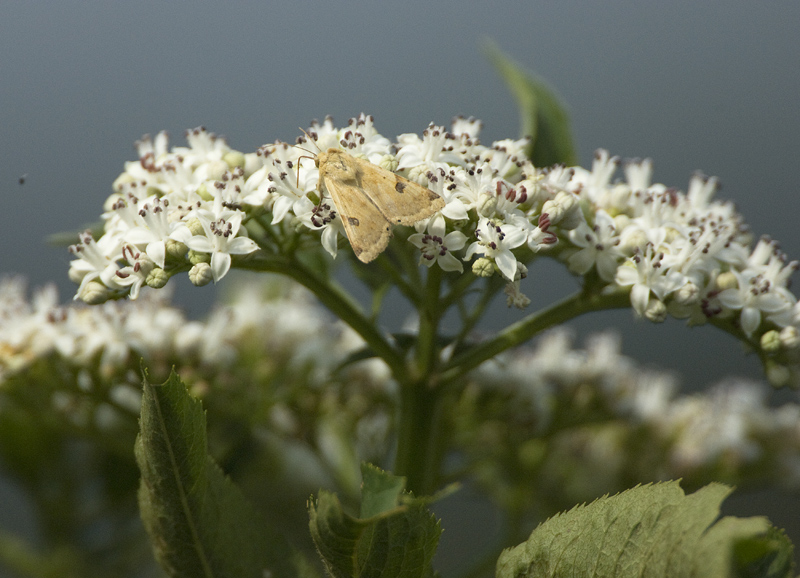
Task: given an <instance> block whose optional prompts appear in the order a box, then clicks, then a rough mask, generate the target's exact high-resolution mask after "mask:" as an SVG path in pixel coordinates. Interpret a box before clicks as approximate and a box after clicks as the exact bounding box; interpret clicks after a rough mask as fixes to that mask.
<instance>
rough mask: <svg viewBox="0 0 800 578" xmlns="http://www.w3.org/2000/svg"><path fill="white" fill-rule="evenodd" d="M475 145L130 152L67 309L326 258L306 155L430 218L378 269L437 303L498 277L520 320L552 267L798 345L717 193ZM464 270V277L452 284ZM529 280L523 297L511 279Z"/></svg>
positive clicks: (331, 140) (322, 204) (326, 225)
mask: <svg viewBox="0 0 800 578" xmlns="http://www.w3.org/2000/svg"><path fill="white" fill-rule="evenodd" d="M480 127H481V125H480V123H479V122H478V121H476V120H474V119H463V118H458V119H455V120H454V121H453V125H452V127H451V129H450V130H447V129H446V128H445V127H443V126H439V125H434V124H431V125H430V126H428V127H427V129H425V130H424V131H423V134H422V136H419V135H416V134H403V135H400V136H398V137H397V141H396V142H395V143H392V142H390V141H389V139H387V138H386V137H384V136H382V135H381V134H380V133H379V132H378V130H377V129H376V127H375V125H374V120H373V119H372V117H370V116H367V115H363V114H362V115H360V116H359V117H357V118H354V119H351V120H350V123H349V125H348V126H346V127H344V128H337V127H336V126H335V125H334V123H333V121H332V120H331V119H330V118H327V119H325V121H324V122H322V123H319V122H316V121H315V122H314V123H312V125H311V126H310V127H309V129H308V130H307V131H306V135H307V136H305V137H301V138H299V139H298V142H299V143H300V145H301V146H290V145H288V144H285V143H280V142H276V143H275V144H268V145H264V146H262V147H261V148H259V150H258V151H256V152H253V153H241V152H238V151H235V150H233V149H231V148H230V147H229V146H228V145H227V143H225V142H224V141H223V140H222V139H220V138H218V137H216V136H214V135H213V134H211V133H208V132H207V131H205V129H195V130H193V131H189V132H188V133H187V140H188V146H187V147H176V148H173V149H171V150H170V149H169V146H168V141H167V137H166V135H165V134H163V133H159V135H158V136H157V137H156V138H155V139H150V138H147V137H146V138H144V139H143V140H142V141H140V143H139V144H138V148H139V154H140V158H139V161H138V162H133V163H127V164H126V165H125V172H123V174H122V175H120V177H119V178H118V179H117V180H116V182H115V184H114V193H113V194H112V196H111V197H110V198H109V201H108V202H107V203H106V212H105V214H104V218H105V232H104V234H103V235H102V236H101V237H100V238H98V239H93V238H92V237H91V235H88V234H84V235H82V236H81V238H80V243H78V244H77V245H75V246H73V248H72V251H73V253H74V254H75V255H76V259H75V260H74V261H73V262H72V264H71V269H70V277H71V278H72V279H73V280H74V281H75V282H77V283H79V284H80V287H79V289H78V292H77V295H76V297H77V298H80V299H83V300H85V301H89V302H93V303H97V302H102V301H104V300H106V299H110V298H118V297H122V296H125V295H129V296H130V297H132V298H135V297H136V296H137V294H138V291H139V288H140V287H142V286H143V285H144V284H148V285H150V286H153V287H161V286H163V285H164V284H165V283H166V281H167V279H169V277H170V276H172V275H175V274H177V273H181V272H188V273H189V274H190V276H191V278H192V280H193V282H195V283H197V284H204V283H206V282H208V280H209V279H213V280H214V281H219V280H221V279H222V278H223V277H225V275H226V274H227V273H228V271H229V270H230V269H231V268H236V267H237V266H238V264H239V263H242V264H243V265H244V264H245V263H246V264H247V268H249V269H258V268H259V267H260V266H263V268H264V269H265V270H276V269H277V270H279V267H278V266H277V265H276V264H275V263H276V262H275V261H274V259H275V258H276V257H277V256H280V257H281V258H284V259H289V260H290V261H291V260H292V259H294V258H295V255H296V253H297V252H298V251H300V250H303V251H305V250H308V249H309V248H313V247H315V246H316V247H317V248H320V249H322V250H323V251H325V252H327V253H329V254H330V255H331V256H333V257H336V256H337V255H339V254H340V253H341V251H339V249H340V248H341V247H340V244H341V242H342V240H343V239H344V234H343V227H342V223H341V218H340V215H339V212H338V211H337V208H336V207H335V206H334V204H333V203H332V202H331V199H330V198H329V197H328V195H327V194H326V192H325V190H324V189H322V195H321V196H320V194H319V191H318V189H317V183H318V181H319V173H318V169H317V167H316V166H315V164H314V162H313V159H312V158H308V154H309V153H308V152H307V151H308V150H317V149H319V150H327V149H328V148H331V147H334V148H335V147H339V148H342V149H344V150H346V151H347V152H348V153H349V154H350V155H354V156H357V157H359V158H364V159H367V160H369V161H370V162H372V163H373V164H376V165H378V166H380V167H381V168H383V169H385V170H393V171H396V172H397V173H398V174H401V175H402V176H404V177H406V178H408V179H410V180H413V181H415V182H417V183H421V184H423V185H424V186H427V187H428V188H430V189H431V190H432V191H434V192H436V193H437V194H438V195H439V196H440V197H442V198H443V199H444V200H445V206H444V208H443V209H442V210H441V211H440V212H438V213H437V214H435V215H433V216H432V217H430V218H429V219H427V220H426V221H423V222H421V223H417V225H416V226H417V230H416V232H415V233H413V234H410V235H409V234H404V235H398V236H397V237H398V239H397V240H396V241H395V242H394V244H393V245H392V247H394V250H393V251H394V255H395V257H396V256H397V255H399V254H400V253H397V251H400V252H404V254H405V255H407V256H409V257H411V256H413V257H412V258H411V259H410V260H407V261H403V262H404V263H417V264H418V265H420V264H424V265H425V266H426V267H427V268H428V269H429V270H432V269H434V268H436V269H438V270H440V271H441V273H443V275H444V277H443V278H444V279H446V280H448V282H450V283H452V284H454V286H455V284H456V282H457V280H458V279H459V277H463V276H468V277H469V278H468V279H466V280H464V281H462V282H461V283H460V284H459V285H458V286H459V287H469V285H470V284H471V283H472V282H473V281H474V280H477V279H479V278H490V277H493V276H498V277H499V278H501V279H502V281H503V282H504V283H505V285H506V294H507V295H508V296H509V304H513V305H515V306H517V307H524V306H526V305H527V304H528V303H529V301H530V300H529V299H528V298H527V297H526V296H525V287H526V284H527V283H531V282H532V281H531V279H537V276H536V271H535V270H534V269H533V268H532V267H533V262H534V261H535V260H536V259H537V258H538V257H541V256H551V257H554V258H556V259H558V260H560V261H562V262H564V263H566V264H567V266H568V267H569V269H570V270H571V271H572V272H573V273H574V274H576V275H581V276H584V277H585V279H586V282H585V283H586V284H585V291H587V292H591V293H594V294H598V295H613V294H625V293H627V294H629V295H630V303H631V306H632V307H633V309H634V310H635V311H636V313H637V314H638V315H640V316H643V317H645V318H647V319H649V320H651V321H660V320H663V319H664V318H665V317H666V315H674V316H676V317H680V318H685V319H688V320H689V321H690V322H691V323H702V322H708V321H710V322H714V323H720V324H725V323H727V324H732V327H731V329H732V330H735V331H741V332H742V335H743V337H744V338H745V339H747V340H749V341H750V342H751V344H754V345H755V344H758V343H759V342H760V339H761V336H762V335H763V334H764V333H766V332H767V331H773V330H774V331H782V330H784V329H786V328H791V329H792V330H794V331H797V330H798V329H800V313H798V311H800V306H798V305H797V303H798V301H797V299H796V297H795V296H794V295H793V294H792V293H791V292H790V291H789V289H788V282H789V277H790V275H791V273H792V272H793V271H795V270H796V269H797V262H795V261H788V260H787V259H786V257H785V256H784V255H783V254H782V253H780V252H779V251H778V249H777V246H776V244H775V243H773V242H770V241H765V240H764V241H761V242H759V243H757V244H756V246H755V248H751V242H752V239H751V238H750V235H749V233H748V229H747V227H746V225H745V224H744V221H743V219H742V217H741V216H740V215H739V214H738V213H737V212H736V210H735V208H734V206H733V205H732V203H730V202H721V201H718V200H715V199H714V198H713V197H714V193H715V192H716V187H717V181H716V179H712V178H708V177H703V176H702V175H695V176H693V177H692V179H691V181H690V183H689V187H688V193H685V194H684V193H682V192H680V191H678V190H676V189H672V188H668V187H666V186H664V185H661V184H654V183H652V182H651V176H652V162H651V161H649V160H644V161H642V160H635V161H630V162H628V163H626V164H625V165H624V180H622V181H614V180H613V176H614V174H615V172H616V171H617V170H618V168H619V166H620V164H621V163H620V161H619V159H618V158H617V157H612V156H610V155H609V154H608V153H607V152H605V151H598V153H597V155H596V158H595V161H594V164H593V166H592V168H591V170H587V169H583V168H581V167H564V166H560V165H557V166H553V167H534V166H533V165H532V164H531V162H530V161H529V160H527V159H526V158H525V157H524V154H523V151H524V150H525V147H526V146H527V145H528V144H529V143H528V141H527V140H526V139H520V140H503V141H498V142H495V143H492V144H491V145H489V146H485V145H483V144H481V143H480V141H479V134H480ZM308 139H311V140H313V141H314V142H313V143H311V142H307V140H308ZM312 154H313V153H312ZM320 197H321V198H320ZM467 239H471V240H472V242H471V243H467ZM346 253H347V254H348V255H352V252H350V251H349V250H348V251H346ZM395 257H393V258H395ZM464 261H468V262H470V261H471V262H472V263H471V266H470V267H468V268H466V271H465V267H464V266H463V262H464ZM392 266H394V265H392ZM207 268H208V270H206V269H207ZM528 270H530V271H531V274H530V275H528V276H527V277H528V278H527V280H526V279H524V277H525V276H526V275H521V274H519V272H520V271H525V272H527V271H528ZM498 274H499V275H498ZM209 275H210V277H209ZM399 275H400V277H402V276H405V277H407V278H408V279H409V280H411V279H413V278H416V277H418V275H419V273H411V272H410V271H408V270H406V271H405V272H404V273H403V272H401V273H399ZM397 278H398V279H399V277H397ZM148 279H149V281H148ZM523 281H524V282H525V283H523ZM412 285H413V283H412ZM412 285H407V288H408V289H409V291H411V288H412ZM407 293H408V292H407ZM797 341H798V340H791V339H786V340H782V341H776V340H771V341H770V340H767V342H768V343H771V344H772V345H770V348H771V349H770V352H771V353H770V355H772V356H773V358H774V359H773V361H775V362H777V363H778V364H779V365H780V366H781V367H790V366H791V367H794V365H795V364H796V363H798V358H800V351H798V347H800V346H799V345H798V343H797ZM776 356H777V357H776ZM786 364H788V365H786ZM785 373H786V372H780V371H776V372H775V373H774V374H775V375H778V374H785ZM789 373H791V375H792V376H794V375H800V372H794V370H792V371H790V372H789Z"/></svg>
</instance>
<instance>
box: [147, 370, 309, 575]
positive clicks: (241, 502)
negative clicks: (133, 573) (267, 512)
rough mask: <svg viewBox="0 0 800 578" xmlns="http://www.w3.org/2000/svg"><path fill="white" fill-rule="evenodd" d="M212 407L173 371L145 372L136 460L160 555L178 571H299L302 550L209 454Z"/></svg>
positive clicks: (149, 526) (165, 565)
mask: <svg viewBox="0 0 800 578" xmlns="http://www.w3.org/2000/svg"><path fill="white" fill-rule="evenodd" d="M207 452H208V449H207V443H206V423H205V413H204V411H203V409H202V405H201V403H200V401H199V400H197V399H195V398H193V397H192V396H191V395H190V394H189V393H188V391H187V390H186V387H185V386H184V384H183V383H182V382H181V381H180V379H179V378H178V376H177V375H176V374H175V373H174V372H173V373H172V375H170V378H169V379H168V380H167V382H166V383H164V384H163V385H153V384H150V383H149V382H148V380H147V378H146V377H145V379H144V392H143V396H142V414H141V418H140V432H139V435H138V437H137V439H136V448H135V453H136V462H137V464H138V465H139V469H140V471H141V476H142V477H141V483H140V486H139V508H140V511H141V516H142V521H143V522H144V525H145V528H146V529H147V532H148V533H149V535H150V539H151V542H152V544H153V549H154V551H155V555H156V559H157V560H158V562H159V564H160V565H161V566H162V568H163V569H164V570H165V571H166V572H167V574H168V575H169V576H172V577H176V578H246V577H252V578H263V576H265V575H271V576H275V577H283V576H287V577H288V576H297V575H298V574H301V573H303V572H304V571H305V570H306V568H305V567H304V566H303V563H302V560H301V559H300V557H299V555H298V554H297V553H295V552H294V551H293V550H292V549H291V548H290V547H289V545H288V544H287V543H286V542H285V541H284V540H283V539H282V538H281V537H280V536H278V535H276V533H275V532H273V531H271V529H270V528H269V527H268V526H267V525H266V524H265V523H264V522H263V521H262V520H261V519H260V517H259V516H258V514H257V513H256V511H255V510H254V509H253V507H252V506H251V505H250V504H249V503H248V502H247V500H246V499H245V497H244V496H243V495H242V493H241V492H240V490H239V488H238V487H236V486H235V485H234V484H233V482H232V481H231V480H230V479H229V478H228V477H226V476H225V475H224V474H223V473H222V471H221V470H220V469H219V467H218V466H217V465H216V463H215V462H214V461H213V460H212V459H211V457H210V456H209V455H208V453H207Z"/></svg>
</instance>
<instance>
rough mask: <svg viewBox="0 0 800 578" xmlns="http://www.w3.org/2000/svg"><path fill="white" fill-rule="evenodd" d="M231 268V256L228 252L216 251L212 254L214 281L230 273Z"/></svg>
mask: <svg viewBox="0 0 800 578" xmlns="http://www.w3.org/2000/svg"><path fill="white" fill-rule="evenodd" d="M230 268H231V256H230V255H229V254H228V253H221V252H220V251H215V252H214V253H213V254H212V255H211V273H212V274H213V275H214V283H216V282H217V281H219V280H220V279H222V278H223V277H224V276H225V275H227V274H228V271H229V270H230Z"/></svg>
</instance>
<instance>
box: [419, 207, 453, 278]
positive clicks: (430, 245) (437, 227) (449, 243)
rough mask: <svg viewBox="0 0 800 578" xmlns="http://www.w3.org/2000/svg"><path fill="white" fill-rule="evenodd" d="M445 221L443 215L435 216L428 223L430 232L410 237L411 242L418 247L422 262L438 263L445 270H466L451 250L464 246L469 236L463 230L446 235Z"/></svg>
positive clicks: (428, 265) (428, 264) (427, 263)
mask: <svg viewBox="0 0 800 578" xmlns="http://www.w3.org/2000/svg"><path fill="white" fill-rule="evenodd" d="M444 231H445V221H444V217H442V216H441V215H439V216H437V217H434V218H433V219H431V220H430V222H429V223H428V232H427V233H425V234H423V233H416V234H414V235H411V236H410V237H409V238H408V241H409V243H411V244H412V245H414V246H415V247H418V248H419V250H420V253H422V254H421V255H420V257H419V262H420V264H425V266H427V267H431V266H432V265H433V264H434V263H436V264H438V265H439V267H441V268H442V270H443V271H458V272H459V273H463V272H464V267H463V265H462V264H461V261H459V260H458V259H457V258H456V257H455V256H454V255H453V253H452V252H451V251H458V250H460V249H463V248H464V245H465V244H466V242H467V237H466V235H464V233H462V232H461V231H452V232H450V233H448V234H446V235H445V233H444Z"/></svg>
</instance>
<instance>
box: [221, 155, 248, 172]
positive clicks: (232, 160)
mask: <svg viewBox="0 0 800 578" xmlns="http://www.w3.org/2000/svg"><path fill="white" fill-rule="evenodd" d="M222 160H224V161H225V164H227V165H228V168H229V169H235V168H236V167H240V168H242V169H244V165H245V157H244V154H242V153H240V152H239V151H228V152H227V153H225V156H224V157H222Z"/></svg>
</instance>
